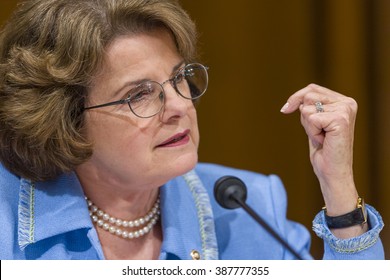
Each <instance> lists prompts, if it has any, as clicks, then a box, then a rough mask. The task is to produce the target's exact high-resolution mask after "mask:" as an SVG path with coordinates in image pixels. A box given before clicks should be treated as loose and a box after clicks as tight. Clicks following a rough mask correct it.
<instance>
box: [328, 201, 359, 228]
mask: <svg viewBox="0 0 390 280" xmlns="http://www.w3.org/2000/svg"><path fill="white" fill-rule="evenodd" d="M322 209H323V210H324V211H325V219H326V223H327V224H328V227H329V228H346V227H351V226H354V225H361V224H365V223H367V211H366V207H365V204H364V200H363V199H362V198H360V197H359V198H358V201H357V205H356V209H355V210H353V211H351V212H349V213H347V214H344V215H341V216H336V217H331V216H328V215H326V207H323V208H322Z"/></svg>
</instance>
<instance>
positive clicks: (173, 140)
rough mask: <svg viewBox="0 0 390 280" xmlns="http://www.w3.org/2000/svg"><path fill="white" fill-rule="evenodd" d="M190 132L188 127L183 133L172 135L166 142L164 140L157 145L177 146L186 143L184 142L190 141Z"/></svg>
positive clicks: (159, 146)
mask: <svg viewBox="0 0 390 280" xmlns="http://www.w3.org/2000/svg"><path fill="white" fill-rule="evenodd" d="M189 132H190V130H189V129H187V130H185V131H184V132H182V133H178V134H175V135H173V136H172V137H170V138H168V139H167V140H165V141H164V142H162V143H161V144H159V145H157V147H158V148H161V147H176V146H180V145H184V144H186V143H188V141H189V139H190V137H189Z"/></svg>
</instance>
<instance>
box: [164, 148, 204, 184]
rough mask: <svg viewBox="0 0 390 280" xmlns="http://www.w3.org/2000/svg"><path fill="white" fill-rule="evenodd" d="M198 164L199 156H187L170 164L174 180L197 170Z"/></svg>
mask: <svg viewBox="0 0 390 280" xmlns="http://www.w3.org/2000/svg"><path fill="white" fill-rule="evenodd" d="M197 163H198V154H197V153H196V154H194V155H185V156H183V157H180V158H178V159H177V160H176V161H173V162H171V163H170V164H168V165H169V166H171V168H170V171H172V173H171V176H172V178H174V177H177V176H181V175H183V174H185V173H187V172H189V171H191V170H192V169H194V168H195V166H196V164H197Z"/></svg>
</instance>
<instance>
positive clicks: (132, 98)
mask: <svg viewBox="0 0 390 280" xmlns="http://www.w3.org/2000/svg"><path fill="white" fill-rule="evenodd" d="M169 81H170V82H171V84H172V86H173V87H174V89H175V90H176V91H177V93H178V94H180V95H181V96H182V97H183V98H186V99H190V100H195V99H197V98H199V97H201V96H202V95H203V94H204V93H205V91H206V89H207V85H208V75H207V69H206V67H204V66H203V65H201V64H198V63H193V64H188V65H186V66H185V67H184V68H182V69H180V70H179V72H178V73H177V74H176V75H175V76H174V77H173V78H172V79H170V80H169ZM164 98H165V95H164V88H163V86H162V85H161V84H159V83H157V82H154V81H148V82H144V83H142V84H140V85H138V86H137V87H136V88H134V89H133V90H132V91H131V92H130V93H129V96H128V98H127V101H128V104H129V107H130V109H131V111H132V112H133V113H134V114H135V115H137V116H138V117H141V118H148V117H152V116H154V115H156V114H157V113H158V112H160V110H161V109H162V107H163V106H164Z"/></svg>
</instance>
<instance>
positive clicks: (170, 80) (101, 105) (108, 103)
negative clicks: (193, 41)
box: [83, 62, 209, 119]
mask: <svg viewBox="0 0 390 280" xmlns="http://www.w3.org/2000/svg"><path fill="white" fill-rule="evenodd" d="M191 65H198V66H201V67H202V68H203V70H204V71H205V73H206V87H205V89H204V90H203V92H202V94H200V95H199V96H197V97H195V98H192V97H190V98H189V97H186V96H184V95H183V94H182V93H180V91H179V90H178V89H177V85H176V83H175V80H176V79H177V77H178V76H179V74H180V73H181V71H183V70H184V69H185V68H186V67H188V66H191ZM208 69H209V67H208V66H205V65H203V64H201V63H197V62H194V63H189V64H186V65H184V66H183V67H181V68H180V69H178V70H177V71H176V73H175V75H174V76H173V77H172V78H170V79H167V80H166V81H164V82H162V83H159V82H156V81H153V80H150V81H148V82H153V83H156V84H158V85H159V86H160V87H161V89H162V91H161V92H160V94H159V95H162V98H163V99H162V101H161V107H160V109H159V110H158V111H157V112H156V113H154V114H153V115H151V116H147V117H144V116H140V115H138V114H137V113H135V112H134V109H133V108H132V107H131V105H130V101H131V100H130V96H129V97H127V98H125V99H120V100H117V101H111V102H107V103H103V104H99V105H93V106H89V107H84V108H83V111H86V110H90V109H97V108H101V107H107V106H113V105H120V104H125V103H127V105H128V106H129V108H130V111H131V112H132V113H133V114H134V115H135V116H137V117H139V118H142V119H147V118H151V117H154V116H155V115H157V114H158V113H160V112H161V110H162V109H163V108H164V105H165V102H164V101H165V94H166V93H165V89H164V85H165V84H166V83H167V82H169V83H170V84H171V85H172V87H173V89H174V90H175V91H176V93H177V94H178V95H180V96H181V97H183V98H184V99H187V100H196V99H199V98H200V97H201V96H203V95H204V93H205V92H206V90H207V88H208V84H209V74H208V71H207V70H208ZM144 83H146V82H142V83H139V84H138V85H136V86H135V87H134V88H133V89H136V88H137V87H139V86H141V85H143V84H144ZM159 97H160V96H159Z"/></svg>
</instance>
